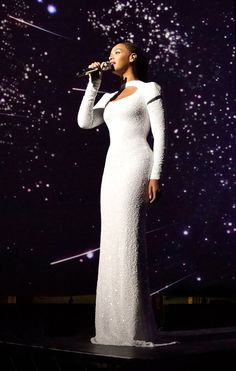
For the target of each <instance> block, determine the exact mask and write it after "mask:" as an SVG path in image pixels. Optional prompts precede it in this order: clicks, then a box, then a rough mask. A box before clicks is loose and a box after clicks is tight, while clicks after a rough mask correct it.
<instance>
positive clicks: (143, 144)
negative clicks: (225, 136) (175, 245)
mask: <svg viewBox="0 0 236 371" xmlns="http://www.w3.org/2000/svg"><path fill="white" fill-rule="evenodd" d="M99 86H100V80H98V81H96V82H93V83H92V82H91V81H89V83H88V86H87V89H86V92H85V95H84V97H83V100H82V102H81V105H80V109H79V112H78V124H79V126H80V127H81V128H85V129H90V128H94V127H97V126H98V125H100V124H102V123H103V122H105V123H106V125H107V127H108V129H109V134H110V146H109V149H108V152H107V156H106V162H105V167H104V172H103V178H102V185H101V199H100V200H101V237H100V257H99V270H98V281H97V291H96V316H95V327H96V336H95V337H93V338H92V339H91V342H92V343H95V344H109V345H129V346H155V345H165V344H156V343H155V341H156V339H157V338H158V335H157V328H156V324H155V320H154V315H153V312H152V305H151V298H150V295H149V284H148V271H147V256H146V240H145V220H146V211H147V205H148V197H147V186H148V181H149V179H159V177H160V172H161V166H162V162H163V153H164V114H163V108H162V101H161V96H160V86H159V85H158V84H156V83H154V82H150V83H144V82H142V81H140V80H133V81H129V82H127V83H126V86H134V87H136V91H135V92H134V93H133V94H131V95H129V96H128V97H125V98H121V99H118V100H114V101H110V99H111V98H112V97H113V96H114V95H115V94H116V92H115V93H112V94H109V93H106V94H104V95H103V96H102V98H101V99H100V100H99V101H98V103H97V104H96V105H94V101H95V97H96V94H97V91H98V89H99ZM150 129H151V131H152V134H153V137H154V146H153V150H152V149H151V148H150V146H149V144H148V142H147V136H148V133H149V131H150Z"/></svg>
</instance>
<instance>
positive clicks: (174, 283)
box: [150, 272, 196, 296]
mask: <svg viewBox="0 0 236 371" xmlns="http://www.w3.org/2000/svg"><path fill="white" fill-rule="evenodd" d="M194 274H196V272H194V273H190V274H188V275H187V276H184V277H182V278H180V279H179V280H176V281H174V282H171V283H169V284H168V285H165V286H164V287H162V288H160V289H159V290H157V291H154V292H152V293H151V294H150V296H153V295H155V294H159V293H160V292H161V291H163V290H165V289H168V288H169V287H171V286H174V285H176V284H177V283H179V282H181V281H183V280H186V278H188V277H191V276H193V275H194Z"/></svg>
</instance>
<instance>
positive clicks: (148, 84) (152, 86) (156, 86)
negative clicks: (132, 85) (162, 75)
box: [144, 81, 161, 90]
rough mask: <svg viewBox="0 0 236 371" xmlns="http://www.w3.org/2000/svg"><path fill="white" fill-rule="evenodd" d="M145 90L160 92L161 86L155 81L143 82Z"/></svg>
mask: <svg viewBox="0 0 236 371" xmlns="http://www.w3.org/2000/svg"><path fill="white" fill-rule="evenodd" d="M144 84H145V88H146V89H153V90H161V86H160V85H159V84H158V83H157V82H155V81H148V82H144Z"/></svg>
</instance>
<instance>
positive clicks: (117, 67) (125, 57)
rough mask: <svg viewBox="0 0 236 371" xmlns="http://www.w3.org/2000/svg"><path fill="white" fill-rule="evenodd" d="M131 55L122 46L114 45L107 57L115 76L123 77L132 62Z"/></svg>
mask: <svg viewBox="0 0 236 371" xmlns="http://www.w3.org/2000/svg"><path fill="white" fill-rule="evenodd" d="M133 54H134V53H131V52H130V50H129V49H127V48H126V46H125V45H124V44H117V45H115V46H114V47H113V48H112V50H111V53H110V56H109V61H110V62H111V64H112V65H113V72H114V73H115V74H117V75H123V74H124V73H125V72H126V71H127V69H128V68H129V67H130V64H131V62H132V61H133V57H132V56H133Z"/></svg>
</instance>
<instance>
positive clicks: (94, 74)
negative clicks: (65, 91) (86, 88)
mask: <svg viewBox="0 0 236 371" xmlns="http://www.w3.org/2000/svg"><path fill="white" fill-rule="evenodd" d="M101 67H102V65H101V63H100V62H93V63H91V64H90V65H89V66H88V68H89V69H90V70H93V69H94V68H97V69H98V70H97V71H94V72H92V73H90V74H89V79H90V80H91V81H96V80H100V79H101V78H102V72H101V70H100V69H101Z"/></svg>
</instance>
